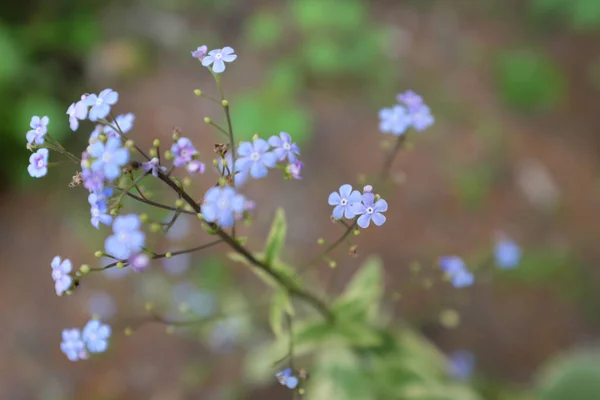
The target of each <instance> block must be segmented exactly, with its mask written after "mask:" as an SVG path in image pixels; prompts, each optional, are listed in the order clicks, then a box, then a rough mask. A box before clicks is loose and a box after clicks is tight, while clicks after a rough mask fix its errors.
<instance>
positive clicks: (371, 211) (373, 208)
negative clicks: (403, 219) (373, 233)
mask: <svg viewBox="0 0 600 400" xmlns="http://www.w3.org/2000/svg"><path fill="white" fill-rule="evenodd" d="M387 209H388V204H387V201H385V200H384V199H379V200H377V201H375V195H374V194H373V193H371V192H367V193H364V194H363V195H362V203H356V204H354V205H353V206H352V211H354V213H355V214H356V215H360V217H359V218H358V221H356V223H357V224H358V226H360V227H361V228H363V229H364V228H368V227H369V224H370V223H371V221H373V223H374V224H375V225H377V226H381V225H383V224H384V223H385V220H386V218H385V215H383V214H382V213H383V212H386V211H387Z"/></svg>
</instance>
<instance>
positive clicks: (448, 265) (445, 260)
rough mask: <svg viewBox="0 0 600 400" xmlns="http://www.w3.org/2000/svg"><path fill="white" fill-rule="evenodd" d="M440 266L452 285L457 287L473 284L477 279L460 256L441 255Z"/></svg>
mask: <svg viewBox="0 0 600 400" xmlns="http://www.w3.org/2000/svg"><path fill="white" fill-rule="evenodd" d="M440 268H441V269H442V271H444V272H445V273H446V276H447V277H448V279H450V282H451V283H452V286H454V287H456V288H463V287H467V286H471V285H472V284H473V281H474V280H475V278H474V276H473V274H472V273H471V272H470V271H469V270H468V269H467V267H466V265H465V262H464V261H463V260H462V258H460V257H458V256H445V257H440Z"/></svg>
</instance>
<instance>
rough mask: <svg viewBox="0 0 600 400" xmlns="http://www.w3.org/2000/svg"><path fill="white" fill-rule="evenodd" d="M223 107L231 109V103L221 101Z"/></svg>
mask: <svg viewBox="0 0 600 400" xmlns="http://www.w3.org/2000/svg"><path fill="white" fill-rule="evenodd" d="M221 105H222V106H223V107H229V102H228V101H227V100H223V101H221Z"/></svg>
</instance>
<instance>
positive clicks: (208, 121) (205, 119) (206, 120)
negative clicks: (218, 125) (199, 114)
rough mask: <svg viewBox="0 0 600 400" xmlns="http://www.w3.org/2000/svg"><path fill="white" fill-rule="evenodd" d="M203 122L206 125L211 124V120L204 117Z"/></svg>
mask: <svg viewBox="0 0 600 400" xmlns="http://www.w3.org/2000/svg"><path fill="white" fill-rule="evenodd" d="M204 122H205V123H207V124H211V123H212V119H210V118H209V117H204Z"/></svg>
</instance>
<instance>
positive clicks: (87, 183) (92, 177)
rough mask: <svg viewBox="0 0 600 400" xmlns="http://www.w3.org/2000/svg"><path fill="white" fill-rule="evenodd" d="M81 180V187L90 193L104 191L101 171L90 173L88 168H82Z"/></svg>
mask: <svg viewBox="0 0 600 400" xmlns="http://www.w3.org/2000/svg"><path fill="white" fill-rule="evenodd" d="M81 179H82V180H83V187H84V188H86V189H87V190H89V191H90V192H101V191H102V190H104V173H103V171H92V170H91V169H88V168H82V170H81Z"/></svg>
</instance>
